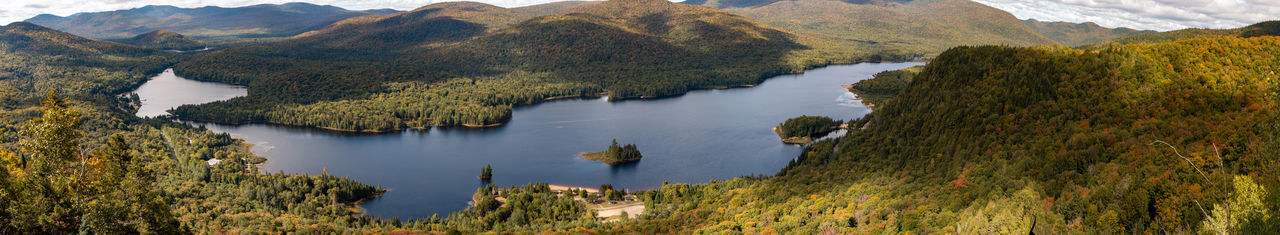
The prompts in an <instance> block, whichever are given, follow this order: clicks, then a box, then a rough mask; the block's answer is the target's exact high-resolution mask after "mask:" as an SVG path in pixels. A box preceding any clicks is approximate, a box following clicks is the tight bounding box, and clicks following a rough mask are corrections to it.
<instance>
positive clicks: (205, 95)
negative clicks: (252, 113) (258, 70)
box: [133, 69, 249, 117]
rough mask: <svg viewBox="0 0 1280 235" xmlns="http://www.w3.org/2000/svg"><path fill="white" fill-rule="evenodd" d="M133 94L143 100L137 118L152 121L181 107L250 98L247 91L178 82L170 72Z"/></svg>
mask: <svg viewBox="0 0 1280 235" xmlns="http://www.w3.org/2000/svg"><path fill="white" fill-rule="evenodd" d="M133 92H134V93H138V97H139V98H140V99H141V100H142V107H141V108H138V114H137V115H138V116H139V117H155V116H160V115H163V114H168V111H169V109H172V108H177V107H178V106H182V105H184V104H201V103H208V102H212V101H218V100H225V99H231V98H236V97H240V96H245V95H248V94H249V93H248V92H249V89H246V88H245V87H243V86H236V85H227V84H222V83H214V82H201V81H196V80H190V79H185V78H180V77H178V75H174V74H173V69H166V70H164V73H161V74H160V75H156V76H155V77H152V78H151V80H149V81H147V83H144V84H142V86H140V87H138V89H137V90H134V91H133Z"/></svg>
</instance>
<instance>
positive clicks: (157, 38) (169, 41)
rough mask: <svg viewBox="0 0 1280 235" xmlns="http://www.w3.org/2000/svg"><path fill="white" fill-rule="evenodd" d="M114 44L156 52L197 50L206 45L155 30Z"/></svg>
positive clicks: (180, 35)
mask: <svg viewBox="0 0 1280 235" xmlns="http://www.w3.org/2000/svg"><path fill="white" fill-rule="evenodd" d="M116 42H119V43H124V44H129V45H135V46H140V47H146V48H152V49H158V50H180V51H186V50H197V49H201V48H204V47H205V46H206V45H205V43H204V42H201V41H200V40H196V39H193V38H189V37H187V36H183V35H182V34H179V33H176V32H173V31H169V30H156V31H151V32H149V33H144V34H139V35H138V36H134V37H132V38H128V39H123V40H116Z"/></svg>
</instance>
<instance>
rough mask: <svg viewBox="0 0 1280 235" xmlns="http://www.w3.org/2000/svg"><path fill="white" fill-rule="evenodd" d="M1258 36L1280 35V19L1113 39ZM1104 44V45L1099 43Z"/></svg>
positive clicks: (1121, 41) (1128, 41) (1123, 41)
mask: <svg viewBox="0 0 1280 235" xmlns="http://www.w3.org/2000/svg"><path fill="white" fill-rule="evenodd" d="M1226 36H1230V37H1257V36H1280V21H1264V22H1259V23H1256V24H1252V25H1249V26H1245V27H1240V28H1234V29H1198V28H1191V29H1180V30H1174V31H1168V32H1160V33H1151V34H1140V35H1134V36H1129V37H1124V38H1119V39H1116V40H1115V41H1113V42H1114V43H1119V44H1132V43H1158V42H1171V41H1177V40H1181V39H1188V38H1202V37H1226ZM1098 46H1102V45H1098Z"/></svg>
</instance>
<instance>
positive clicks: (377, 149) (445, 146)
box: [138, 63, 920, 219]
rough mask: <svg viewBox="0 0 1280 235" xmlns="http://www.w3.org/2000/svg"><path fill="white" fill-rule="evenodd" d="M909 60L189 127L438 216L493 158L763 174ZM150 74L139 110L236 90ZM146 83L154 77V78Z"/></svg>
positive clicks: (508, 175) (708, 174)
mask: <svg viewBox="0 0 1280 235" xmlns="http://www.w3.org/2000/svg"><path fill="white" fill-rule="evenodd" d="M915 65H920V63H863V64H855V65H839V66H829V67H825V68H818V69H813V70H809V71H807V72H805V73H804V74H797V75H782V76H777V77H774V78H770V79H768V80H766V81H764V82H763V83H762V84H761V85H759V86H756V87H752V88H732V89H716V90H698V91H692V92H689V93H688V94H685V95H683V96H677V97H670V98H661V99H646V100H626V101H617V102H608V101H606V100H605V99H603V98H600V99H567V100H556V101H551V102H547V103H542V104H537V105H532V106H525V107H518V108H515V110H514V111H513V114H512V119H511V120H510V121H509V122H507V124H506V125H504V126H499V127H492V128H484V129H469V128H433V129H431V130H425V131H420V130H406V131H402V132H397V133H386V134H353V133H341V132H332V131H325V130H320V129H313V128H298V127H287V126H278V125H268V124H248V125H218V124H209V123H199V124H196V125H204V126H205V127H207V128H209V129H211V130H213V131H216V132H226V133H230V134H231V135H232V136H234V137H237V138H241V139H244V140H246V141H247V142H248V143H251V144H253V145H254V146H253V148H252V149H253V152H254V153H256V154H259V155H262V156H264V157H266V158H267V159H268V160H267V162H266V163H265V164H263V165H262V166H261V168H262V169H263V171H267V172H286V173H307V174H319V173H320V172H321V171H323V170H325V169H327V170H328V172H329V174H332V175H337V176H350V177H351V178H352V179H356V180H359V181H361V182H364V183H366V184H370V185H381V186H382V187H383V188H386V189H389V192H388V193H386V194H385V195H383V196H382V197H379V198H377V199H374V200H371V201H368V202H367V203H365V204H363V205H362V207H364V208H365V209H366V210H367V213H368V214H370V215H374V216H385V217H391V216H397V217H399V218H402V219H404V218H421V217H430V216H431V215H432V214H435V213H438V214H440V216H445V215H447V214H449V213H451V212H453V211H457V210H461V209H464V208H466V207H467V202H469V201H470V197H471V195H472V193H474V192H475V190H476V188H478V187H481V186H482V183H481V181H480V180H478V179H477V178H476V175H478V174H479V173H480V168H482V167H484V166H485V165H487V164H488V165H492V166H493V180H492V183H494V184H498V185H501V186H511V185H523V184H527V183H531V182H547V183H551V184H560V185H571V186H583V187H591V188H595V187H598V186H599V185H600V184H613V185H614V186H615V188H626V189H630V190H639V189H650V188H654V187H657V186H659V185H662V182H663V181H664V180H665V181H669V182H671V183H676V182H684V183H700V182H706V181H709V180H715V179H728V178H732V177H737V176H744V175H757V174H763V175H772V174H774V173H776V172H777V171H778V170H779V169H781V168H782V167H783V166H786V164H787V162H788V161H790V160H791V159H793V158H794V157H796V156H797V155H798V154H799V153H800V151H801V150H802V147H801V146H799V145H789V144H783V143H782V142H780V141H779V139H778V136H777V135H776V134H774V132H773V131H771V130H770V128H772V127H773V126H776V125H778V124H779V123H781V122H783V121H785V120H786V119H787V118H791V117H796V116H800V115H822V116H829V117H832V118H835V119H845V120H848V119H854V118H858V117H862V116H863V115H866V114H867V113H869V112H870V111H871V110H870V109H868V108H867V107H865V106H863V105H862V104H861V103H860V101H859V100H857V99H856V97H855V96H853V94H851V93H849V92H848V91H846V90H844V89H843V88H841V87H840V85H847V84H851V83H853V82H857V81H859V80H863V79H867V78H870V77H871V75H872V74H875V73H877V72H880V71H885V70H895V69H902V68H907V67H911V66H915ZM165 74H168V75H164V74H162V75H160V77H165V76H172V72H171V71H166V73H165ZM160 77H158V78H156V79H153V80H152V81H150V82H148V83H147V84H145V85H143V86H142V87H141V88H139V91H138V94H139V95H140V96H141V98H142V99H143V101H144V102H143V109H142V110H146V111H148V113H145V115H154V113H151V112H153V110H157V109H159V110H161V112H163V110H167V109H168V108H169V107H172V106H176V105H174V104H175V103H181V102H188V103H204V102H211V101H215V100H218V99H226V98H230V97H234V96H239V95H244V94H245V93H244V90H243V88H238V87H234V86H232V88H231V89H229V88H228V87H227V85H222V84H210V83H199V82H195V84H201V86H196V87H192V86H190V85H191V84H192V83H173V82H166V81H168V78H164V79H162V78H160ZM174 79H179V80H185V79H181V78H176V77H174ZM156 82H164V83H157V84H155V85H153V84H152V83H156ZM187 82H194V81H187ZM143 90H162V91H165V92H157V91H147V92H143ZM220 92H225V93H220ZM206 93H218V94H221V95H225V96H219V95H199V97H204V98H209V99H206V100H201V101H197V102H190V101H188V100H187V99H186V98H184V97H185V96H188V95H191V94H206ZM215 97H216V98H217V99H213V98H215ZM180 98H181V101H178V99H180ZM171 100H172V101H171ZM147 106H157V107H147ZM145 115H144V112H139V116H145ZM612 139H617V140H618V142H619V143H622V144H636V145H637V146H638V147H639V150H640V152H641V153H643V154H644V159H643V160H641V161H640V162H638V163H635V164H631V165H624V166H616V167H614V166H609V165H606V164H603V163H599V162H593V161H588V160H585V159H582V157H579V156H578V154H580V153H583V152H594V151H600V150H603V149H605V148H606V147H608V145H609V143H610V141H611V140H612Z"/></svg>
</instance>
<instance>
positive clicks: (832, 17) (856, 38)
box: [685, 0, 1055, 63]
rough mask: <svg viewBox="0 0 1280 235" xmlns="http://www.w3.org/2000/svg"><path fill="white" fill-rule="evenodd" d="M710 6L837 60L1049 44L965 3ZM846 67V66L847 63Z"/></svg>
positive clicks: (823, 0) (734, 2)
mask: <svg viewBox="0 0 1280 235" xmlns="http://www.w3.org/2000/svg"><path fill="white" fill-rule="evenodd" d="M685 3H688V4H699V5H706V6H714V7H717V8H721V9H724V10H726V11H729V12H733V13H735V14H740V15H742V16H744V17H747V18H750V19H752V20H755V21H759V22H760V23H764V24H767V25H770V26H774V27H778V28H782V29H785V30H787V31H790V32H793V33H796V34H797V35H798V36H799V41H800V42H801V43H802V44H805V45H808V46H810V47H813V48H815V50H810V51H806V52H807V53H814V54H820V55H828V56H836V57H838V58H872V59H873V60H881V59H882V60H899V61H900V60H910V59H912V58H915V57H921V56H923V57H932V56H935V55H937V54H938V53H940V52H942V51H943V50H946V49H947V48H951V47H954V46H961V45H1012V46H1031V45H1052V44H1055V42H1054V41H1053V40H1051V39H1049V38H1046V37H1044V36H1041V35H1040V34H1039V33H1036V31H1034V30H1032V29H1031V28H1029V27H1027V26H1026V25H1025V24H1023V23H1022V22H1020V21H1018V19H1017V18H1015V17H1014V16H1013V15H1012V14H1009V13H1008V12H1005V11H1002V10H1000V9H996V8H992V7H989V6H986V5H982V4H979V3H976V2H972V1H968V0H903V1H897V0H846V1H840V0H795V1H757V0H712V1H701V0H697V1H688V2H685ZM846 63H847V62H846Z"/></svg>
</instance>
